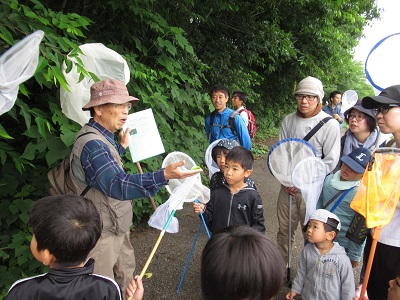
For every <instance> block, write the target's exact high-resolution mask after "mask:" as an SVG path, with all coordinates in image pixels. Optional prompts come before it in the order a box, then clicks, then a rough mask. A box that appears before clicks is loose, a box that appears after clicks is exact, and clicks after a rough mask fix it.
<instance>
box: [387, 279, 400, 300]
mask: <svg viewBox="0 0 400 300" xmlns="http://www.w3.org/2000/svg"><path fill="white" fill-rule="evenodd" d="M388 300H400V277H397V278H395V279H392V280H390V281H389V289H388Z"/></svg>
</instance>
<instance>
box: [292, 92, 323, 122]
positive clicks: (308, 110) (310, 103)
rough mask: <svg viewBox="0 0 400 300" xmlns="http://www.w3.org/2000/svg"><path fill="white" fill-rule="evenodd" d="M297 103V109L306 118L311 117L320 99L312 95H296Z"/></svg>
mask: <svg viewBox="0 0 400 300" xmlns="http://www.w3.org/2000/svg"><path fill="white" fill-rule="evenodd" d="M295 98H296V101H297V109H298V110H299V111H300V112H301V113H302V114H303V116H304V117H305V118H309V117H311V114H312V113H313V112H314V111H315V109H316V107H317V105H318V97H317V96H312V95H302V94H300V95H295Z"/></svg>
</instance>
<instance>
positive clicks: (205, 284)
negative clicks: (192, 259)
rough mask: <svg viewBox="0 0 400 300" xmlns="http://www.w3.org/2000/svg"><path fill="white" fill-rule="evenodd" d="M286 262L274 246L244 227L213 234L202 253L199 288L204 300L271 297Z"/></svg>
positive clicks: (249, 228) (251, 229) (281, 277)
mask: <svg viewBox="0 0 400 300" xmlns="http://www.w3.org/2000/svg"><path fill="white" fill-rule="evenodd" d="M284 269H285V265H284V263H283V259H282V256H281V254H280V252H279V250H278V248H277V246H276V245H275V244H274V242H272V240H270V239H269V238H268V237H267V236H265V235H264V234H262V233H260V232H257V231H256V230H255V229H253V228H251V227H249V226H246V225H240V226H231V227H227V228H225V229H222V230H221V231H219V232H217V233H215V234H214V235H212V237H211V238H210V239H209V240H208V242H207V244H206V246H205V247H204V250H203V253H202V256H201V289H202V294H203V297H204V298H205V299H207V300H239V299H271V298H272V297H274V296H275V295H276V294H277V293H278V291H279V289H280V287H281V285H282V281H283V277H284Z"/></svg>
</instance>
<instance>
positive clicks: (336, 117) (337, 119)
mask: <svg viewBox="0 0 400 300" xmlns="http://www.w3.org/2000/svg"><path fill="white" fill-rule="evenodd" d="M332 117H334V118H335V120H336V121H338V122H339V123H340V122H342V118H341V117H340V116H339V115H338V114H333V116H332Z"/></svg>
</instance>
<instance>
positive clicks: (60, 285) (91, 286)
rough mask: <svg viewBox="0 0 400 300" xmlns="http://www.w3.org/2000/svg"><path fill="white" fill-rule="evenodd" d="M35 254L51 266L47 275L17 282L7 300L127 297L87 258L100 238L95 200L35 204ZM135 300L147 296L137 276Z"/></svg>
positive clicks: (54, 199)
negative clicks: (96, 269) (96, 271)
mask: <svg viewBox="0 0 400 300" xmlns="http://www.w3.org/2000/svg"><path fill="white" fill-rule="evenodd" d="M29 224H30V225H31V226H32V231H33V235H32V241H31V252H32V254H33V256H34V257H35V258H36V259H37V260H38V261H39V262H41V263H43V264H44V265H46V266H49V267H50V270H49V272H48V273H46V274H42V275H38V276H34V277H30V278H24V279H21V280H18V281H16V282H15V283H14V284H13V285H12V286H11V288H10V290H9V291H8V295H7V296H6V298H5V299H7V300H9V299H46V300H51V299H71V300H72V299H74V300H84V299H87V300H89V299H113V300H114V299H115V300H120V299H122V295H121V291H120V288H119V286H118V284H117V283H116V282H115V281H114V280H113V279H111V278H109V277H107V276H103V275H97V274H93V268H94V260H93V259H89V260H87V256H88V254H89V252H90V250H92V249H93V247H94V245H96V242H97V240H98V239H99V237H100V234H101V227H102V224H101V219H100V215H99V213H98V212H97V210H96V207H95V206H94V204H93V202H92V201H90V200H88V199H86V198H83V197H81V196H76V195H64V196H49V197H45V198H42V199H39V200H38V201H36V202H35V203H34V204H33V207H32V209H31V212H30V214H29ZM132 285H135V286H137V291H136V293H135V297H134V298H133V299H134V300H140V299H142V297H143V285H142V282H141V280H140V278H139V277H138V276H136V277H135V279H134V280H133V281H132Z"/></svg>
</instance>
